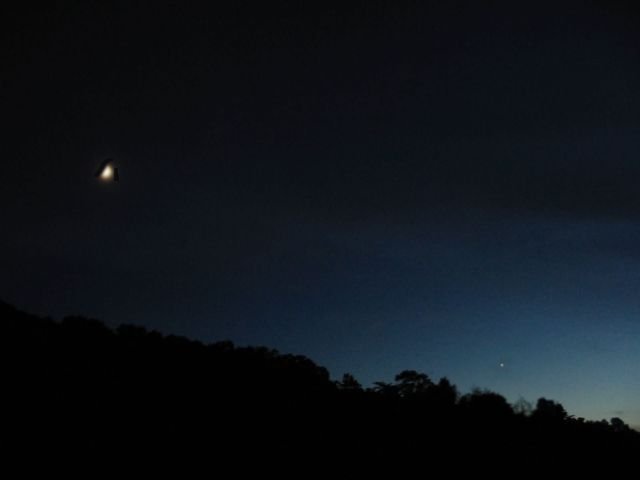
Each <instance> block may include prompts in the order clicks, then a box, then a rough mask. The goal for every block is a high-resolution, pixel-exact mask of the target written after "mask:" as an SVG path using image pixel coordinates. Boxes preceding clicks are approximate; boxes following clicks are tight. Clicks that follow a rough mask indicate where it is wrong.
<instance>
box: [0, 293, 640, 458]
mask: <svg viewBox="0 0 640 480" xmlns="http://www.w3.org/2000/svg"><path fill="white" fill-rule="evenodd" d="M0 318H1V319H2V335H1V337H0V338H2V340H1V342H2V345H1V347H2V351H3V353H4V355H3V356H4V362H3V365H4V366H3V370H4V372H3V380H2V382H3V392H4V393H3V396H4V400H5V402H6V403H5V405H6V406H5V407H4V408H5V415H4V416H5V422H4V433H5V435H9V436H10V440H11V444H12V445H13V446H14V447H15V448H16V449H18V450H21V449H22V450H26V451H40V450H46V449H51V448H60V446H61V445H63V446H64V448H67V449H85V450H86V449H93V450H94V451H95V450H97V451H105V452H106V451H110V449H113V448H116V447H117V449H119V450H123V449H125V450H126V449H129V450H134V451H135V450H141V449H143V450H145V451H155V452H156V453H157V452H160V451H163V452H167V451H170V452H177V451H182V452H189V453H190V454H193V452H195V451H201V450H202V449H206V450H207V451H208V452H209V454H212V455H220V456H224V455H226V454H227V453H229V452H235V453H238V452H242V453H243V454H246V455H249V454H250V453H252V452H253V453H255V452H261V453H268V454H269V455H281V454H282V453H283V452H286V454H287V455H307V456H308V455H335V456H337V458H345V457H350V458H352V459H356V460H358V459H359V460H362V461H365V459H366V460H367V461H369V462H371V460H372V459H378V458H382V457H381V456H382V455H384V456H386V457H385V458H412V457H411V455H415V454H420V455H421V456H422V457H425V458H432V459H437V458H438V456H439V455H440V454H441V453H447V452H456V453H457V454H458V455H461V456H462V455H466V454H468V453H482V454H483V455H488V456H491V455H493V456H495V457H496V458H498V457H501V456H503V455H509V456H511V458H513V456H514V455H515V456H520V458H525V457H526V458H528V459H531V458H535V457H532V456H531V455H533V454H534V453H535V454H536V455H542V454H544V455H559V456H561V455H566V454H567V452H568V449H569V448H570V449H571V451H579V452H581V453H583V454H589V453H591V452H594V453H598V454H602V453H605V452H607V453H614V454H624V453H626V452H640V434H639V433H638V432H636V431H635V430H633V429H631V428H629V427H628V426H627V425H626V424H625V423H624V422H623V421H622V420H620V419H619V418H612V419H611V420H610V421H605V420H603V421H588V420H584V419H581V418H575V417H573V416H572V415H569V414H568V413H567V412H566V411H565V409H564V408H563V406H562V405H561V404H559V403H557V402H555V401H553V400H549V399H545V398H540V399H539V400H537V402H536V404H535V405H530V404H528V403H527V402H525V401H519V402H517V403H516V404H515V405H511V404H509V403H508V402H507V400H506V399H505V398H504V397H503V396H501V395H499V394H498V393H495V392H490V391H484V390H475V391H472V392H471V393H467V394H464V395H461V394H460V393H459V392H458V390H457V388H456V387H455V385H453V384H452V383H451V382H450V381H449V380H448V379H446V378H442V379H440V380H438V381H434V380H432V379H431V378H429V377H428V376H427V375H426V374H424V373H419V372H416V371H413V370H406V371H403V372H400V373H399V374H398V375H396V377H395V378H394V380H393V381H392V382H377V383H375V384H374V386H373V387H372V388H363V387H362V386H361V385H360V384H359V383H358V381H357V380H356V379H355V378H354V377H353V376H352V375H350V374H345V375H344V376H343V377H342V379H341V380H340V381H332V380H331V378H330V376H329V373H328V371H327V370H326V369H325V368H322V367H319V366H317V365H316V364H315V363H314V362H312V361H311V360H309V359H308V358H305V357H303V356H299V355H286V354H280V353H278V352H277V351H275V350H272V349H268V348H264V347H236V346H234V345H233V343H231V342H228V341H225V342H218V343H213V344H210V345H205V344H203V343H201V342H197V341H192V340H188V339H185V338H182V337H177V336H173V335H162V334H160V333H158V332H155V331H149V330H147V329H145V328H142V327H139V326H133V325H122V326H120V327H118V328H117V329H115V330H113V329H110V328H108V327H106V326H105V325H104V324H103V323H101V322H100V321H97V320H92V319H88V318H82V317H67V318H64V319H63V320H62V321H60V322H56V321H53V320H52V319H49V318H41V317H37V316H34V315H30V314H27V313H24V312H21V311H18V310H17V309H15V308H13V307H12V306H10V305H8V304H5V303H1V302H0ZM422 457H421V458H422ZM331 458H333V457H331Z"/></svg>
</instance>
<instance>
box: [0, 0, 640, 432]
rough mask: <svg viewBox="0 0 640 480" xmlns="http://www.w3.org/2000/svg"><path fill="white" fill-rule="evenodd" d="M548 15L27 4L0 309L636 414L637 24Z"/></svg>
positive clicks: (604, 8)
mask: <svg viewBox="0 0 640 480" xmlns="http://www.w3.org/2000/svg"><path fill="white" fill-rule="evenodd" d="M342 3H343V2H342ZM477 3H479V2H477ZM510 3H513V2H510ZM550 5H551V4H549V5H543V4H541V3H540V2H531V3H527V2H522V3H521V2H518V6H513V5H510V4H509V3H507V2H504V3H502V2H489V3H487V4H485V5H477V4H476V5H474V3H473V2H441V3H440V4H430V3H428V2H417V1H416V2H399V3H397V2H394V5H393V6H391V5H390V4H388V2H376V1H373V2H372V1H368V2H352V3H350V5H349V6H344V5H341V4H340V3H338V2H336V3H332V2H322V3H317V4H316V3H313V2H311V3H309V2H303V3H297V2H269V5H268V6H267V5H262V6H256V5H251V4H244V3H241V2H229V5H226V6H225V5H222V6H219V5H217V4H216V5H215V6H214V4H211V3H203V4H196V3H194V4H190V6H189V7H186V6H183V5H179V4H173V3H168V2H167V3H165V2H153V3H152V4H146V3H144V2H141V3H139V2H123V3H120V2H112V3H110V4H109V5H101V4H97V3H96V4H94V3H92V2H64V5H60V4H58V5H49V6H47V7H43V9H41V10H37V9H27V8H26V7H12V8H17V9H14V10H12V11H8V12H5V13H6V14H5V15H2V18H3V20H2V23H3V32H4V33H3V35H4V39H3V42H2V44H3V47H2V49H3V53H4V58H5V59H6V61H5V62H3V63H4V65H3V67H2V75H0V82H1V84H2V88H1V89H0V92H2V93H1V95H2V105H3V108H2V109H1V112H0V121H1V122H2V131H3V134H4V135H3V142H2V144H3V147H2V148H3V155H2V157H3V162H2V174H1V176H0V179H1V180H2V189H0V211H1V213H2V227H3V228H2V232H3V234H2V235H0V251H1V252H2V256H1V258H2V268H0V298H2V299H4V300H5V301H8V302H11V303H14V304H15V305H17V306H18V307H20V308H23V309H25V310H28V311H32V312H34V313H40V314H50V315H53V316H54V317H57V318H59V317H61V316H64V315H68V314H85V315H88V316H92V317H96V318H100V319H102V320H104V321H105V322H107V323H108V324H110V325H116V324H119V323H136V324H142V325H145V326H147V327H149V328H152V329H158V330H161V331H163V332H167V333H176V334H182V335H186V336H188V337H191V338H196V339H200V340H203V341H207V342H209V341H217V340H222V339H230V340H232V341H234V342H236V343H238V344H252V345H257V344H260V345H267V346H270V347H273V348H277V349H279V350H281V351H283V352H291V353H300V354H304V355H307V356H308V357H310V358H312V359H313V360H314V361H316V362H317V363H319V364H320V365H324V366H326V367H327V368H329V370H330V372H331V374H332V375H333V376H334V377H335V378H338V377H340V376H341V375H342V373H344V372H350V373H353V374H354V375H355V376H356V377H357V378H358V379H360V380H361V381H362V382H363V383H364V384H369V383H370V382H373V381H376V380H391V379H392V377H393V376H394V375H395V374H396V373H398V372H399V371H401V370H404V369H416V370H419V371H424V372H426V373H428V374H429V375H430V376H432V377H434V378H439V377H441V376H447V377H449V378H450V379H451V381H453V382H454V383H455V384H457V385H458V387H459V388H460V389H461V390H462V391H463V392H465V391H468V390H469V389H470V388H471V387H473V386H478V387H486V388H490V389H494V390H496V391H497V392H499V393H501V394H503V395H505V396H506V397H507V398H508V399H509V400H511V401H515V400H517V399H518V398H519V397H520V396H522V397H524V398H526V399H528V400H531V401H535V400H536V399H537V398H538V397H541V396H545V397H548V398H553V399H555V400H557V401H560V402H561V403H562V404H563V405H564V406H565V408H566V409H567V410H568V411H569V412H570V413H572V414H574V415H576V416H584V417H586V418H591V419H601V418H607V419H608V418H611V417H614V416H618V417H621V418H622V419H624V420H625V421H626V422H627V423H629V424H630V425H633V426H635V427H636V428H638V427H640V369H638V365H640V316H639V315H640V295H639V289H640V223H639V220H640V189H639V188H638V185H639V180H640V163H639V162H638V156H637V152H638V146H639V145H640V123H639V121H638V118H640V90H639V89H638V85H640V62H639V61H638V60H639V54H640V34H639V33H638V31H637V28H636V26H637V24H638V20H640V18H639V15H638V12H637V11H636V10H634V9H632V8H631V7H630V5H631V4H630V3H625V2H587V1H585V2H567V3H566V4H564V3H563V5H564V6H563V7H558V6H557V5H555V6H553V7H551V6H550ZM3 8H4V7H3ZM107 157H111V158H114V159H115V162H116V164H117V166H118V167H119V171H120V182H119V183H117V184H106V183H101V182H99V181H97V179H96V178H95V177H94V176H93V174H94V172H95V169H96V167H97V165H99V164H100V162H101V161H102V160H103V159H104V158H107ZM500 363H504V367H500Z"/></svg>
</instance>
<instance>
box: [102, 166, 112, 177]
mask: <svg viewBox="0 0 640 480" xmlns="http://www.w3.org/2000/svg"><path fill="white" fill-rule="evenodd" d="M100 178H101V179H102V180H111V179H112V178H113V167H112V166H111V165H107V166H106V167H104V169H103V170H102V173H101V174H100Z"/></svg>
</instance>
